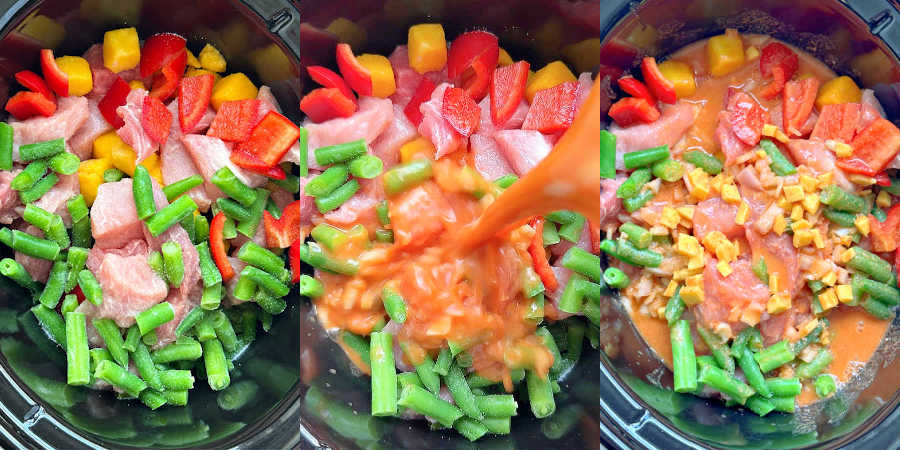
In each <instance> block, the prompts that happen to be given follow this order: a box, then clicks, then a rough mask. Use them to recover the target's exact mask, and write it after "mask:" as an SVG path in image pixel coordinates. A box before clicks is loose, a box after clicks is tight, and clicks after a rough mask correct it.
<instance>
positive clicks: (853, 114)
mask: <svg viewBox="0 0 900 450" xmlns="http://www.w3.org/2000/svg"><path fill="white" fill-rule="evenodd" d="M861 115H862V105H861V104H859V103H840V104H837V105H825V106H823V107H822V109H821V110H819V118H818V119H816V126H815V128H813V131H812V135H810V138H811V139H818V140H820V141H822V142H824V141H827V140H828V139H834V140H838V141H841V142H846V143H848V144H849V143H850V142H852V141H853V136H855V135H856V129H857V128H858V126H859V119H860V117H861Z"/></svg>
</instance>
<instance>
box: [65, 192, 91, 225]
mask: <svg viewBox="0 0 900 450" xmlns="http://www.w3.org/2000/svg"><path fill="white" fill-rule="evenodd" d="M66 208H67V209H68V210H69V215H71V216H72V223H75V222H80V221H81V220H82V219H84V218H87V217H88V213H89V212H88V207H87V203H86V202H85V201H84V196H83V195H81V194H78V195H76V196H74V197H72V198H71V199H69V201H67V202H66Z"/></svg>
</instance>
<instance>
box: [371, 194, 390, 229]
mask: <svg viewBox="0 0 900 450" xmlns="http://www.w3.org/2000/svg"><path fill="white" fill-rule="evenodd" d="M375 214H376V215H377V216H378V223H380V224H381V225H382V226H388V225H390V224H391V212H390V209H389V207H388V202H387V200H382V201H380V202H378V206H376V207H375Z"/></svg>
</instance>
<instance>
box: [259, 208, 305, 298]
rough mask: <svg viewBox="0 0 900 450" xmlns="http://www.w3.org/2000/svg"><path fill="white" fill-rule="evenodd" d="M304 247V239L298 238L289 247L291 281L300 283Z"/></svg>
mask: <svg viewBox="0 0 900 450" xmlns="http://www.w3.org/2000/svg"><path fill="white" fill-rule="evenodd" d="M263 217H265V216H263ZM302 247H303V239H297V240H296V241H294V242H292V243H291V248H290V249H288V262H290V264H291V283H299V282H300V275H303V271H302V268H303V262H302V261H300V249H301V248H302Z"/></svg>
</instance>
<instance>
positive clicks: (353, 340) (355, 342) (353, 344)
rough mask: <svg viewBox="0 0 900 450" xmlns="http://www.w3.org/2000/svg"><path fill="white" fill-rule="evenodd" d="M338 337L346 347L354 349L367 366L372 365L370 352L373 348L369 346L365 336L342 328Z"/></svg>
mask: <svg viewBox="0 0 900 450" xmlns="http://www.w3.org/2000/svg"><path fill="white" fill-rule="evenodd" d="M338 339H339V340H340V341H341V342H343V343H344V345H345V346H346V348H349V349H350V350H353V352H354V353H356V355H357V356H358V357H359V359H360V360H361V361H362V362H363V363H365V365H366V366H370V365H371V362H370V358H369V353H370V351H371V350H370V347H369V342H368V341H366V339H365V338H363V337H361V336H358V335H356V334H353V333H351V332H349V331H346V330H341V331H340V332H339V333H338Z"/></svg>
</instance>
